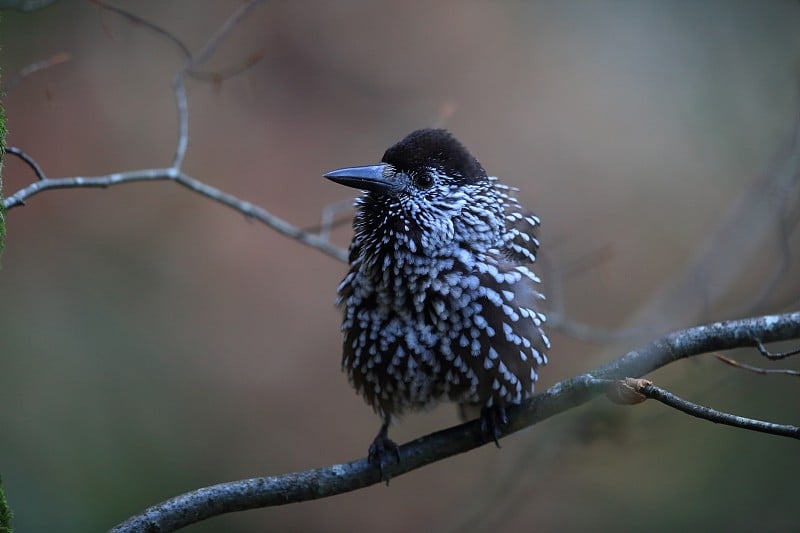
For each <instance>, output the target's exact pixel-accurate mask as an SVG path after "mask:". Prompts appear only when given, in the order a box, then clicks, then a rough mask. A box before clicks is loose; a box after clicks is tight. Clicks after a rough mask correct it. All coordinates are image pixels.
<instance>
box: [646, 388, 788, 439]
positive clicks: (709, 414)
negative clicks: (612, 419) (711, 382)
mask: <svg viewBox="0 0 800 533" xmlns="http://www.w3.org/2000/svg"><path fill="white" fill-rule="evenodd" d="M640 381H645V380H640ZM637 390H638V391H639V392H640V393H642V394H644V395H645V396H647V397H648V398H652V399H653V400H657V401H659V402H661V403H663V404H665V405H669V406H670V407H673V408H675V409H677V410H679V411H682V412H684V413H686V414H687V415H692V416H695V417H697V418H702V419H703V420H709V421H711V422H714V423H716V424H725V425H726V426H733V427H737V428H742V429H749V430H751V431H758V432H761V433H769V434H771V435H778V436H781V437H789V438H791V439H800V427H798V426H791V425H787V424H775V423H773V422H766V421H764V420H756V419H754V418H746V417H744V416H739V415H732V414H730V413H723V412H722V411H717V410H715V409H711V408H710V407H705V406H704V405H698V404H696V403H692V402H690V401H687V400H684V399H683V398H680V397H678V396H675V395H674V394H672V393H671V392H668V391H666V390H664V389H662V388H661V387H656V386H655V385H653V384H652V383H645V384H643V385H642V386H641V387H639V388H638V389H637Z"/></svg>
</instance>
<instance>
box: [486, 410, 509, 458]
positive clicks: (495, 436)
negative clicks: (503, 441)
mask: <svg viewBox="0 0 800 533" xmlns="http://www.w3.org/2000/svg"><path fill="white" fill-rule="evenodd" d="M507 425H508V415H507V414H506V408H505V407H502V406H500V405H493V406H491V407H484V408H483V409H481V433H483V436H484V437H485V438H487V439H492V440H493V441H494V443H495V445H496V446H497V447H498V448H499V447H500V441H499V439H500V437H502V436H503V428H504V427H505V426H507Z"/></svg>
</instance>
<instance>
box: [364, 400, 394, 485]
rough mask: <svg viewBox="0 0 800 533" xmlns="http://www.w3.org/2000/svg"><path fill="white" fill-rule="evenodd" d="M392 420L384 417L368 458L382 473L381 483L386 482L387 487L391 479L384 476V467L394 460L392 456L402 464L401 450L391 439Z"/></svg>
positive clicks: (389, 417)
mask: <svg viewBox="0 0 800 533" xmlns="http://www.w3.org/2000/svg"><path fill="white" fill-rule="evenodd" d="M390 420H391V416H390V415H386V416H384V417H383V424H381V430H380V431H379V432H378V435H377V436H376V437H375V440H373V441H372V444H371V445H370V447H369V455H368V456H367V459H368V460H369V462H370V464H372V465H373V466H375V467H377V469H378V472H380V475H381V481H386V484H387V485H388V484H389V477H388V476H386V475H385V474H384V472H383V467H384V466H386V465H388V464H389V463H390V461H391V460H392V457H391V456H394V460H395V462H397V463H400V448H399V447H398V446H397V444H395V442H394V441H393V440H391V439H390V438H389V421H390Z"/></svg>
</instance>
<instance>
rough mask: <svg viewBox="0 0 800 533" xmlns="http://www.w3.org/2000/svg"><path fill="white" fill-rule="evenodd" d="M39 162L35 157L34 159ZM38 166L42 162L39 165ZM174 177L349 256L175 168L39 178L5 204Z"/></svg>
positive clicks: (341, 258)
mask: <svg viewBox="0 0 800 533" xmlns="http://www.w3.org/2000/svg"><path fill="white" fill-rule="evenodd" d="M31 161H32V162H33V163H34V164H35V161H33V160H32V159H31ZM37 166H38V165H37ZM167 180H169V181H174V182H175V183H178V184H179V185H181V186H183V187H186V188H187V189H189V190H191V191H194V192H196V193H198V194H200V195H202V196H205V197H206V198H209V199H211V200H214V201H215V202H218V203H220V204H223V205H226V206H228V207H230V208H233V209H235V210H236V211H239V212H240V213H242V214H243V215H245V216H246V217H248V218H253V219H256V220H258V221H259V222H262V223H263V224H265V225H266V226H268V227H270V228H272V229H274V230H275V231H277V232H279V233H282V234H283V235H286V236H288V237H291V238H292V239H295V240H297V241H299V242H301V243H303V244H305V245H307V246H310V247H312V248H316V249H317V250H319V251H321V252H323V253H325V254H327V255H329V256H331V257H333V258H334V259H338V260H339V261H346V260H347V250H344V249H343V248H339V247H338V246H336V245H334V244H332V243H331V242H330V241H328V240H327V239H326V238H324V237H321V236H320V235H318V234H316V233H309V232H306V231H303V230H301V229H299V228H298V227H297V226H294V225H293V224H290V223H289V222H287V221H285V220H283V219H282V218H280V217H277V216H275V215H273V214H272V213H270V212H269V211H267V210H266V209H264V208H262V207H258V206H257V205H253V204H251V203H250V202H245V201H244V200H240V199H239V198H237V197H235V196H233V195H230V194H228V193H225V192H223V191H221V190H219V189H217V188H215V187H212V186H211V185H207V184H205V183H202V182H200V181H198V180H196V179H194V178H191V177H190V176H187V175H186V174H184V173H182V172H180V171H178V170H176V169H174V168H149V169H143V170H131V171H127V172H116V173H114V174H107V175H105V176H93V177H83V176H76V177H68V178H46V177H42V178H40V179H39V181H35V182H33V183H31V184H30V185H28V186H27V187H25V188H24V189H20V190H19V191H17V192H15V193H14V194H12V195H11V196H9V197H7V198H3V207H5V208H6V210H8V209H12V208H14V207H18V206H21V205H25V200H27V199H28V198H30V197H31V196H35V195H37V194H39V193H41V192H43V191H46V190H50V189H74V188H106V187H111V186H113V185H121V184H124V183H135V182H140V181H167Z"/></svg>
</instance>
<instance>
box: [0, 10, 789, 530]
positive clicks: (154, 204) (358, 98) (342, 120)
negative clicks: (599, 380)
mask: <svg viewBox="0 0 800 533" xmlns="http://www.w3.org/2000/svg"><path fill="white" fill-rule="evenodd" d="M119 5H120V6H122V7H124V8H126V9H129V10H130V11H131V12H133V13H135V14H137V15H139V16H141V17H143V18H145V19H147V20H149V21H152V22H154V23H156V24H158V25H159V26H161V27H163V28H165V29H167V30H168V31H170V32H171V33H173V34H174V35H175V36H177V37H179V38H180V39H181V40H183V41H184V42H185V43H186V44H187V45H188V46H189V48H190V49H192V50H198V49H199V48H200V47H201V46H202V45H203V43H204V42H205V41H206V40H207V39H208V38H209V36H211V35H212V34H213V33H214V32H215V31H216V29H217V28H218V27H219V26H220V25H221V24H222V22H223V21H224V20H225V18H226V17H227V16H228V15H229V14H230V13H232V12H233V11H234V10H235V9H236V8H237V7H238V6H239V5H240V2H238V1H234V0H216V1H211V0H175V1H171V2H161V1H153V0H148V1H137V2H134V1H125V2H120V3H119ZM0 16H1V19H0V45H1V46H2V51H1V52H0V66H2V73H3V75H4V76H5V77H6V79H8V78H9V77H11V76H13V75H14V74H15V73H17V72H19V71H20V70H21V69H23V68H24V67H25V66H26V65H29V64H31V63H33V62H36V61H40V60H42V59H46V58H48V57H52V56H54V55H56V54H61V53H66V54H69V57H70V60H69V61H67V62H66V63H62V64H58V65H55V66H52V67H50V68H48V69H46V70H43V71H40V72H37V73H35V74H33V75H31V76H29V77H26V78H25V79H23V80H22V81H21V83H19V84H18V85H17V86H16V87H14V88H13V89H12V90H10V91H9V92H8V94H7V95H5V96H4V104H5V107H6V111H7V114H8V119H9V124H8V126H9V130H10V136H9V139H8V141H9V144H11V145H14V146H18V147H20V148H22V149H24V150H26V151H27V152H28V153H30V154H31V155H32V156H34V157H35V158H36V159H37V160H38V162H39V163H40V164H41V166H42V167H43V168H44V170H45V172H47V173H48V174H49V175H50V176H52V177H57V176H71V175H84V176H91V175H99V174H105V173H109V172H114V171H119V170H132V169H137V168H149V167H157V166H167V165H168V164H169V163H170V161H171V159H172V155H173V152H174V149H175V140H176V111H175V105H174V97H173V93H172V91H171V87H170V84H171V79H172V75H173V73H174V71H175V69H176V68H178V66H179V65H180V64H181V62H182V59H183V58H182V56H181V55H180V53H179V51H178V50H177V49H176V48H175V47H174V46H173V45H172V44H171V43H169V42H168V41H167V40H165V39H164V38H163V37H161V36H159V35H157V34H155V33H154V32H153V31H150V30H149V29H147V28H145V27H144V26H142V25H140V24H135V23H132V22H130V21H129V20H126V19H125V18H123V17H120V16H119V15H117V14H114V13H111V12H108V11H104V10H102V9H99V8H98V7H97V6H95V5H93V4H91V3H89V2H80V1H69V0H61V1H58V2H56V3H55V4H53V5H52V6H51V7H48V8H46V9H43V10H40V11H36V12H33V13H27V14H26V13H20V12H18V11H5V12H2V13H0ZM799 28H800V5H799V4H798V2H795V1H788V0H787V1H773V2H751V1H748V0H740V1H733V0H730V1H729V0H718V1H699V2H690V1H681V0H672V1H655V0H653V1H637V0H627V1H616V0H614V1H612V0H598V1H573V2H561V1H555V0H552V1H534V2H523V1H503V2H494V3H489V2H455V1H450V2H399V1H396V2H389V1H367V0H353V1H347V2H268V3H265V4H263V5H261V6H260V7H259V8H258V9H257V10H256V11H254V12H253V14H252V15H251V16H250V17H249V18H248V19H247V20H246V21H245V22H244V23H242V24H241V25H240V26H239V27H238V28H237V29H236V31H235V32H234V33H233V35H232V36H231V37H230V38H229V39H228V40H226V41H225V42H224V44H223V45H222V46H221V47H220V49H219V51H218V52H217V53H216V54H215V55H214V56H213V58H212V59H211V60H210V61H209V62H208V63H206V64H204V65H203V67H202V68H203V69H204V70H206V71H208V72H224V71H225V70H226V69H228V68H229V67H231V66H237V65H242V64H244V63H246V62H247V61H248V59H250V58H254V57H260V61H258V62H257V63H256V64H254V65H252V66H251V67H250V68H249V69H247V70H246V71H245V72H244V73H242V74H240V75H238V76H235V77H232V78H228V79H225V80H223V81H217V82H214V81H211V82H209V81H202V80H196V79H190V80H189V81H188V90H189V106H190V113H191V116H190V128H191V138H190V145H189V150H188V156H187V160H186V163H185V165H184V171H185V172H186V173H188V174H189V175H191V176H193V177H194V178H197V179H199V180H201V181H204V182H207V183H209V184H211V185H214V186H216V187H219V188H221V189H223V190H225V191H226V192H229V193H231V194H234V195H237V196H239V197H240V198H243V199H245V200H248V201H250V202H253V203H255V204H258V205H261V206H263V207H265V208H266V209H268V210H270V211H271V212H272V213H274V214H276V215H278V216H281V217H284V218H285V219H287V220H288V221H290V222H292V223H294V224H296V225H298V226H303V227H306V226H313V225H315V224H317V223H318V221H319V218H320V214H321V212H322V210H323V209H324V208H325V206H326V205H329V204H332V203H334V202H339V201H342V200H346V199H347V198H349V197H350V196H352V193H353V191H351V190H346V189H345V188H342V187H338V186H336V185H335V184H332V183H330V182H328V181H326V180H324V179H322V178H321V175H322V174H323V173H325V172H326V171H328V170H331V169H334V168H338V167H341V166H346V165H354V164H367V163H372V162H375V161H377V160H378V159H379V158H380V157H381V155H382V153H383V150H384V149H385V148H386V147H387V146H389V145H390V144H391V143H393V142H394V141H396V140H398V139H399V138H401V137H402V136H403V135H405V134H406V133H408V132H409V131H411V130H413V129H416V128H418V127H424V126H432V125H436V126H444V127H447V128H449V129H451V130H452V131H453V132H454V133H455V134H456V135H457V136H458V137H459V138H460V139H461V140H462V141H463V142H464V143H465V144H466V145H467V146H468V147H470V148H471V150H472V151H473V152H474V153H475V154H476V155H477V157H478V158H479V159H480V160H481V162H482V163H483V164H484V166H485V167H486V168H487V169H488V170H489V171H490V173H493V174H496V175H498V176H501V177H502V178H503V180H504V181H506V182H508V183H510V184H513V185H516V186H518V187H519V188H520V189H521V192H520V198H521V200H522V203H523V204H524V205H526V206H529V207H531V208H532V209H534V210H535V211H536V213H537V214H539V215H540V217H541V218H542V220H543V252H542V253H543V256H542V264H541V266H540V270H541V271H542V273H543V275H544V277H545V282H546V283H547V284H546V286H545V292H547V293H548V295H549V296H550V304H549V305H552V306H553V307H554V308H555V310H556V311H558V312H559V313H563V315H565V316H566V317H568V319H569V320H571V321H576V322H580V323H582V324H588V325H591V326H593V327H597V328H602V329H603V331H604V332H605V333H614V332H617V333H619V332H620V331H621V330H631V329H632V330H633V333H634V335H632V336H630V335H629V336H627V337H624V338H623V339H621V340H617V341H614V342H610V341H606V342H598V341H597V339H595V340H594V341H592V342H588V341H587V339H581V338H576V337H575V336H574V335H573V336H570V335H564V334H563V333H561V332H560V331H558V330H555V329H554V330H553V332H552V337H553V345H554V347H553V350H552V353H551V364H550V365H549V366H548V367H546V368H545V369H544V370H543V371H542V372H541V376H542V377H541V386H542V387H546V386H548V385H550V384H553V383H555V382H556V381H559V380H561V379H564V378H566V377H569V376H571V375H574V374H576V373H578V372H582V371H586V370H588V369H590V368H592V367H593V366H596V365H598V364H600V363H602V362H605V361H608V360H610V359H611V358H613V357H615V356H617V355H619V354H621V353H624V351H625V350H626V349H630V348H632V347H635V346H637V345H640V344H642V343H643V342H644V341H646V340H647V339H648V338H652V337H653V336H654V335H657V334H658V333H661V332H663V331H665V330H668V329H671V328H675V327H679V326H685V325H692V324H696V323H700V322H703V321H708V320H713V319H721V318H729V317H734V316H746V315H749V314H755V313H765V312H780V311H785V310H788V309H797V307H798V295H799V294H800V288H799V286H800V281H798V280H800V275H799V274H800V268H798V264H797V260H796V257H797V253H798V248H800V247H799V246H798V241H799V240H800V239H799V236H798V231H797V229H796V225H797V218H798V207H797V206H798V199H797V198H798V192H797V189H798V187H797V174H796V172H797V165H796V161H795V162H794V163H793V162H792V161H791V160H792V157H793V156H794V155H796V149H797V147H796V146H794V147H793V145H792V136H793V131H794V128H795V126H796V123H797V116H798V108H799V107H800V99H799V98H798V94H800V31H798V29H799ZM787 160H788V161H789V162H788V163H787V162H786V161H787ZM787 172H788V174H781V173H787ZM780 175H788V176H789V178H780V179H776V176H780ZM31 179H32V175H31V172H30V171H29V169H27V168H26V167H24V166H22V165H21V164H20V163H19V162H18V161H15V160H13V159H12V158H7V161H6V165H5V168H4V176H3V184H4V187H5V191H4V193H5V194H6V195H7V194H10V193H11V192H13V191H15V190H17V189H19V188H21V187H23V186H24V185H25V184H27V183H28V182H30V180H31ZM775 183H778V184H779V185H777V186H775ZM765 195H767V196H766V200H765ZM758 206H761V208H759V207H758ZM764 206H766V208H764ZM344 216H349V215H348V214H347V213H345V214H344ZM7 221H8V239H7V245H6V250H5V254H4V256H3V258H2V270H0V302H2V305H0V474H1V475H2V477H3V483H4V487H5V490H6V493H7V496H8V499H9V501H10V503H11V505H12V507H13V509H14V511H15V513H16V520H15V524H16V526H17V528H18V530H19V531H21V532H28V531H64V532H71V531H76V532H77V531H101V530H104V529H107V528H109V527H111V526H113V525H114V524H116V523H118V522H120V521H122V520H124V519H125V518H127V517H128V516H130V515H132V514H134V513H136V512H138V511H140V510H142V509H143V508H145V507H147V506H149V505H152V504H154V503H157V502H159V501H161V500H164V499H166V498H169V497H171V496H174V495H176V494H179V493H182V492H185V491H187V490H191V489H194V488H197V487H200V486H205V485H209V484H213V483H218V482H222V481H228V480H233V479H239V478H245V477H255V476H260V475H269V474H278V473H283V472H289V471H294V470H303V469H307V468H312V467H317V466H323V465H328V464H333V463H337V462H343V461H347V460H351V459H354V458H356V457H360V456H363V455H364V454H365V453H366V449H367V446H368V444H369V443H370V441H371V439H372V438H373V436H374V434H375V432H376V431H377V429H378V425H379V420H378V418H377V417H376V416H375V415H374V414H373V413H372V412H371V410H370V409H369V408H368V407H367V406H366V405H365V404H364V403H363V402H362V400H361V399H360V398H359V397H357V396H356V395H355V394H354V392H353V391H352V389H351V388H350V387H349V386H348V384H347V383H346V379H345V377H344V375H343V374H342V373H341V372H340V370H339V362H340V359H339V358H340V342H341V338H340V333H339V331H338V326H339V319H340V316H339V313H338V312H337V311H336V309H335V308H334V306H333V299H334V293H335V287H336V284H337V283H338V281H339V280H340V279H341V277H342V276H343V274H344V272H345V265H343V264H341V263H339V262H337V261H336V260H334V259H331V258H330V257H328V256H326V255H323V254H322V253H320V252H318V251H317V250H314V249H311V248H308V247H305V246H303V245H300V244H298V243H297V242H294V241H292V240H289V239H287V238H285V237H283V236H281V235H278V234H277V233H275V232H273V231H271V230H269V229H267V228H265V227H264V226H262V225H260V224H258V223H253V222H250V221H248V220H246V219H244V218H243V217H242V216H241V215H240V214H239V213H236V212H234V211H231V210H229V209H227V208H224V207H222V206H220V205H218V204H215V203H212V202H210V201H208V200H206V199H203V198H201V197H199V196H197V195H194V194H193V193H191V192H189V191H187V190H184V189H181V188H180V187H178V186H176V185H174V184H171V183H144V184H134V185H125V186H120V187H114V188H111V189H107V190H87V189H83V190H67V191H52V192H47V193H45V194H42V195H40V196H36V197H34V198H32V199H31V200H30V201H29V202H28V205H27V206H26V207H24V208H18V209H14V210H13V211H10V212H9V213H8V216H7ZM349 236H350V230H349V227H348V226H347V225H344V226H342V227H340V228H338V229H336V231H334V233H333V235H332V239H333V240H335V241H336V242H337V243H338V244H340V245H342V246H345V245H346V244H347V242H348V241H349ZM765 291H766V294H762V292H765ZM556 315H557V313H554V317H555V316H556ZM555 325H557V324H554V326H555ZM605 333H603V335H601V337H602V336H604V335H605ZM775 348H776V349H780V348H789V346H776V347H775ZM726 355H728V356H730V357H735V358H737V359H740V360H742V361H745V362H750V363H753V364H760V365H767V363H766V362H764V361H761V360H759V357H758V356H757V354H753V353H752V351H749V350H748V351H737V352H733V353H728V354H726ZM792 364H794V366H795V368H797V362H796V361H795V362H794V363H792V362H791V361H789V362H786V363H784V365H783V366H791V365H792ZM652 377H653V378H654V379H656V380H657V382H658V384H660V385H661V386H664V387H666V388H668V389H670V390H672V391H673V392H675V393H677V394H679V395H682V396H684V397H686V398H689V399H692V400H695V401H697V402H699V403H703V404H707V405H710V406H713V407H716V408H719V409H722V410H727V411H732V412H736V413H739V414H742V415H746V416H753V417H762V418H766V419H769V420H773V421H777V422H787V423H798V422H800V392H799V390H800V389H798V383H797V380H796V378H791V377H786V376H769V377H764V376H757V375H754V374H748V373H745V372H743V371H741V370H736V369H733V368H730V367H728V366H724V365H722V364H721V363H719V362H718V361H717V360H715V359H714V358H713V357H711V356H703V357H698V358H695V359H693V360H690V361H684V362H680V363H678V364H674V365H672V366H671V367H669V368H667V369H663V370H661V371H659V372H657V373H656V374H654V375H653V376H652ZM456 422H457V417H456V414H455V409H454V408H453V407H452V406H449V405H444V406H441V407H440V408H438V409H436V410H434V411H432V412H431V413H426V414H424V415H419V416H409V417H407V418H406V419H405V420H403V422H402V423H401V424H400V425H398V426H396V427H395V428H394V429H393V431H392V433H393V436H394V437H395V438H396V439H397V440H398V441H401V442H405V441H407V440H410V439H412V438H414V437H416V436H419V435H422V434H425V433H427V432H430V431H433V430H435V429H439V428H442V427H446V426H448V425H452V424H454V423H456ZM799 452H800V449H798V445H797V443H796V442H795V441H791V440H788V439H782V438H779V437H771V436H765V435H761V434H755V433H750V432H746V431H742V430H735V429H731V428H726V427H720V426H715V425H713V424H711V423H707V422H701V421H697V420H695V419H691V418H689V417H687V416H685V415H682V414H679V413H677V412H675V411H672V410H669V409H668V408H666V407H664V406H661V405H659V404H655V403H646V404H644V405H640V406H636V407H618V406H614V405H611V404H610V403H608V402H607V401H606V400H603V399H601V400H596V401H594V402H592V403H591V404H589V405H587V406H584V407H582V408H580V409H576V410H574V411H571V412H569V413H566V414H564V415H562V416H559V417H557V418H555V419H553V420H549V421H547V422H545V423H542V424H539V425H537V426H535V427H533V428H531V429H530V430H528V431H525V432H523V433H521V434H517V435H515V436H512V437H510V438H508V439H505V440H504V441H503V448H502V449H501V450H497V449H495V448H494V447H491V446H488V447H485V448H483V449H480V450H477V451H474V452H472V453H469V454H465V455H462V456H459V457H455V458H452V459H449V460H446V461H443V462H440V463H437V464H434V465H431V466H429V467H427V468H424V469H422V470H419V471H416V472H413V473H410V474H408V475H405V476H403V477H401V478H397V479H394V480H393V481H392V483H391V485H390V486H389V487H388V488H387V487H385V486H383V485H380V486H375V487H371V488H368V489H365V490H361V491H357V492H354V493H350V494H345V495H341V496H336V497H333V498H329V499H325V500H320V501H313V502H308V503H302V504H296V505H289V506H284V507H279V508H272V509H265V510H257V511H250V512H246V513H238V514H234V515H229V516H224V517H220V518H215V519H213V520H211V521H209V522H206V523H203V524H199V525H197V526H193V527H191V528H188V530H187V531H193V532H198V533H199V532H212V531H242V532H249V531H285V530H292V531H355V530H362V531H390V532H400V531H448V532H460V531H529V530H532V529H536V530H540V531H570V530H584V529H595V530H612V529H613V530H616V531H634V530H637V531H638V530H641V529H642V528H645V529H647V530H651V531H674V530H680V529H689V530H700V529H702V530H726V531H749V530H761V531H781V530H789V529H792V528H796V527H797V517H798V514H797V497H796V493H797V490H796V489H797V472H798V471H800V453H799Z"/></svg>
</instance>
